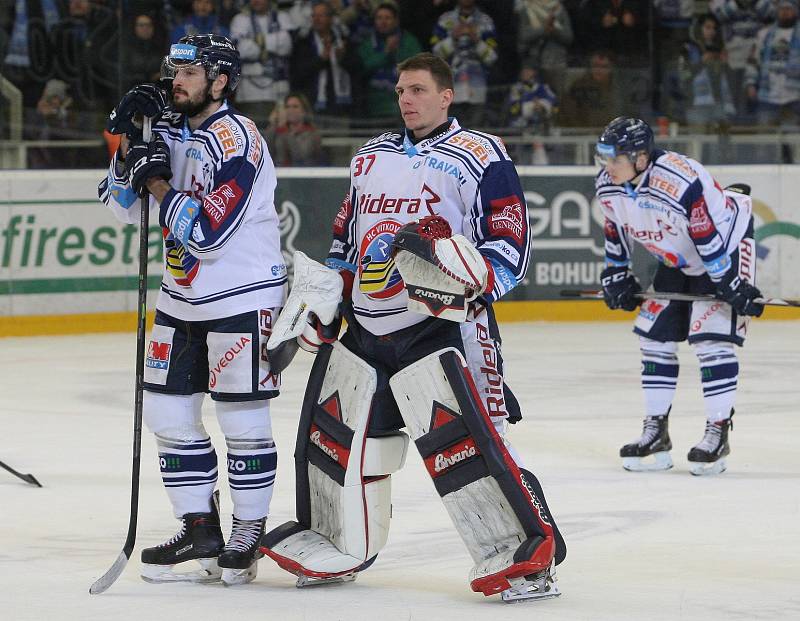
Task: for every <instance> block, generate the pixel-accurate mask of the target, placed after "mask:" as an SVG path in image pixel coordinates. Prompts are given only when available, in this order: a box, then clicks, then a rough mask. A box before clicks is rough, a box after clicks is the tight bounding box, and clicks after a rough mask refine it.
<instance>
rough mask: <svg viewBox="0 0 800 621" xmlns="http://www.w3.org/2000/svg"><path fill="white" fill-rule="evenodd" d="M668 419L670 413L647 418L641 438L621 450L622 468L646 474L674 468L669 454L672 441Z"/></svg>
mask: <svg viewBox="0 0 800 621" xmlns="http://www.w3.org/2000/svg"><path fill="white" fill-rule="evenodd" d="M668 417H669V411H667V413H666V414H663V415H662V416H647V417H645V419H644V428H643V429H642V435H641V437H640V438H639V439H638V440H636V441H634V442H631V443H630V444H626V445H625V446H623V447H622V448H621V449H620V450H619V456H620V457H622V467H623V468H625V470H629V471H631V472H645V471H651V470H669V469H670V468H672V457H670V454H669V451H670V450H671V449H672V441H671V440H670V439H669V431H668V429H667V427H668V422H669V418H668ZM651 456H652V458H651ZM646 458H647V459H646Z"/></svg>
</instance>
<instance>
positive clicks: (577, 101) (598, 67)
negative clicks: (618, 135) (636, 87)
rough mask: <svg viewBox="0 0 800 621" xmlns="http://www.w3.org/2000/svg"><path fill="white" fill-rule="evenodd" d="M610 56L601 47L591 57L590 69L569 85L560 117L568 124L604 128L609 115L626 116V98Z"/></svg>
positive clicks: (561, 120)
mask: <svg viewBox="0 0 800 621" xmlns="http://www.w3.org/2000/svg"><path fill="white" fill-rule="evenodd" d="M613 69H614V68H613V63H612V60H611V55H610V54H609V53H608V52H605V51H602V50H598V51H595V52H592V54H591V55H590V56H589V70H588V71H587V72H586V73H584V74H583V75H582V76H580V77H579V78H578V79H577V80H575V82H574V83H573V84H572V85H571V86H570V87H569V88H568V90H567V95H566V96H565V97H563V98H562V101H561V111H560V114H559V119H560V123H561V125H564V126H567V127H592V128H596V127H602V126H603V125H604V124H605V123H607V122H608V119H609V116H614V115H617V116H619V115H624V114H625V112H626V111H627V109H626V108H625V106H624V101H625V98H624V97H623V93H622V89H621V88H620V86H619V80H618V78H617V76H616V75H615V74H614V70H613Z"/></svg>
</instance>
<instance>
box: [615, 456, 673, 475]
mask: <svg viewBox="0 0 800 621" xmlns="http://www.w3.org/2000/svg"><path fill="white" fill-rule="evenodd" d="M651 457H652V458H653V459H650V458H651ZM622 467H623V468H625V470H627V471H628V472H654V471H656V470H669V469H670V468H672V456H671V455H670V454H669V452H667V451H663V452H661V453H653V454H652V455H648V456H647V457H623V458H622Z"/></svg>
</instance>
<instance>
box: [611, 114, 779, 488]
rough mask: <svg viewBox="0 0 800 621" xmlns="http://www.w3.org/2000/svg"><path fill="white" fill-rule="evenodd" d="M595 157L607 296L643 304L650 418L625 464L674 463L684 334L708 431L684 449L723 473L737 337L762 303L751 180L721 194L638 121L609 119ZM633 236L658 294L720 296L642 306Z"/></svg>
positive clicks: (699, 467) (707, 469)
mask: <svg viewBox="0 0 800 621" xmlns="http://www.w3.org/2000/svg"><path fill="white" fill-rule="evenodd" d="M596 160H597V163H598V165H600V166H602V170H601V171H600V172H599V173H598V175H597V179H596V188H597V198H598V200H599V201H600V206H601V209H602V211H603V214H604V215H605V252H606V268H605V269H604V270H603V272H602V274H601V282H602V285H603V294H604V298H605V302H606V304H607V305H608V307H609V308H611V309H623V310H627V311H632V310H635V309H636V308H638V307H639V305H640V304H641V309H640V310H639V315H638V317H637V318H636V322H635V327H634V332H635V333H636V334H637V335H639V347H640V349H641V354H642V388H643V389H644V396H645V413H646V416H645V419H644V429H643V431H642V435H641V437H640V438H639V439H638V440H636V441H634V442H632V443H630V444H626V445H625V446H623V447H622V449H620V456H621V457H622V463H623V467H624V468H625V469H626V470H635V471H641V470H666V469H669V468H671V467H672V458H671V457H670V454H669V451H670V449H671V448H672V442H671V441H670V438H669V432H668V415H669V413H670V409H671V407H672V399H673V396H674V394H675V388H676V386H677V382H678V356H677V352H678V343H679V342H681V341H686V340H688V342H689V344H690V345H691V346H692V348H693V349H694V352H695V354H696V355H697V358H698V360H699V362H700V375H701V379H702V387H703V401H704V403H705V414H706V426H705V434H704V436H703V439H702V440H701V441H700V442H699V443H698V444H697V445H695V446H694V447H693V448H692V449H691V450H690V451H689V455H688V459H689V463H690V471H691V473H692V474H695V475H700V474H717V473H720V472H723V471H724V470H725V468H726V463H725V462H726V460H725V456H726V455H728V454H729V453H730V447H729V444H728V432H729V430H730V429H731V428H732V417H733V412H734V401H735V398H736V387H737V378H738V374H739V363H738V361H737V358H736V352H735V350H734V345H738V346H741V345H742V344H743V343H744V338H745V334H746V332H747V324H748V320H749V317H750V316H756V317H757V316H759V315H761V313H762V312H763V310H764V307H763V305H762V304H759V303H758V302H756V301H755V300H756V298H758V297H760V295H761V293H760V292H759V290H758V289H757V288H756V287H755V286H754V282H755V275H756V256H755V243H754V241H753V216H752V201H751V199H750V196H749V188H748V187H747V186H745V185H737V186H731V187H729V188H727V189H725V190H723V189H722V188H721V187H720V186H719V184H718V183H717V182H716V181H714V179H713V178H712V177H711V175H710V174H709V173H708V171H707V170H706V169H705V168H704V167H703V166H702V165H701V164H700V163H699V162H696V161H695V160H693V159H691V158H688V157H686V156H684V155H681V154H680V153H675V152H672V151H662V150H660V149H656V147H655V144H654V139H653V132H652V130H651V129H650V127H649V126H648V125H647V123H645V122H644V121H642V120H640V119H634V118H627V117H618V118H616V119H614V120H613V121H611V122H610V123H609V124H608V126H607V127H606V128H605V130H604V131H603V133H602V134H601V135H600V140H599V142H598V143H597V152H596ZM633 241H637V242H639V243H640V244H642V245H643V246H644V247H645V248H646V249H647V250H648V252H650V254H652V255H653V256H654V257H655V258H656V259H658V260H659V261H660V265H659V266H658V269H657V270H656V273H655V277H654V280H653V287H654V289H655V290H656V291H658V292H674V293H689V294H711V295H713V296H714V297H715V298H716V299H715V300H712V301H696V302H683V301H670V300H660V299H649V300H647V301H645V302H644V303H642V302H641V301H640V299H639V298H637V296H636V294H637V293H639V292H641V290H642V288H641V286H640V284H639V282H638V280H637V279H636V276H635V275H634V274H633V272H632V271H631V269H630V265H631V254H632V252H631V245H632V242H633ZM651 456H652V457H651ZM645 458H646V459H645Z"/></svg>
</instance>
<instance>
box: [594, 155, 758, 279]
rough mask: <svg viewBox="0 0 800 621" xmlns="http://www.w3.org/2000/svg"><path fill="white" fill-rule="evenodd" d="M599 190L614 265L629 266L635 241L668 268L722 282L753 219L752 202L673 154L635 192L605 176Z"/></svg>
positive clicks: (659, 159) (655, 162)
mask: <svg viewBox="0 0 800 621" xmlns="http://www.w3.org/2000/svg"><path fill="white" fill-rule="evenodd" d="M595 187H596V190H597V198H598V200H599V201H600V206H601V209H602V211H603V214H604V215H605V254H606V262H607V263H608V264H610V265H628V264H629V263H630V260H631V242H632V241H633V240H635V241H637V242H639V243H641V244H642V245H643V246H644V247H645V248H646V249H647V250H648V251H649V252H650V254H652V255H653V256H654V257H656V259H658V260H659V261H661V262H662V263H663V264H664V265H666V266H668V267H674V268H678V269H680V270H681V271H683V272H684V273H685V274H687V275H689V276H698V275H700V274H703V273H705V272H707V273H708V275H709V276H710V277H711V278H712V280H715V281H718V280H719V279H720V278H722V276H723V274H725V272H727V271H728V269H729V268H730V266H731V259H730V255H731V254H733V252H734V251H735V250H736V248H737V247H738V244H739V242H740V241H741V239H742V238H743V237H744V235H745V233H746V232H747V229H748V226H749V224H750V221H751V218H752V205H751V201H750V197H749V196H744V195H736V196H734V195H732V194H726V193H725V192H724V191H723V190H722V188H721V187H720V185H719V184H718V183H717V182H716V181H714V179H713V178H712V177H711V175H710V174H709V172H708V171H707V170H706V169H705V168H704V167H703V166H702V165H701V164H700V163H699V162H696V161H695V160H693V159H691V158H688V157H686V156H684V155H681V154H680V153H675V152H672V151H657V152H656V153H655V155H654V157H653V159H652V161H651V162H650V165H649V166H648V167H647V169H646V170H645V171H644V173H643V174H642V175H641V178H640V180H639V183H638V185H637V186H636V187H635V188H634V187H633V186H632V185H631V184H629V183H627V184H625V185H614V183H612V181H611V178H610V177H609V175H608V173H606V172H605V170H602V171H601V172H600V173H599V174H598V175H597V178H596V181H595Z"/></svg>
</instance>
